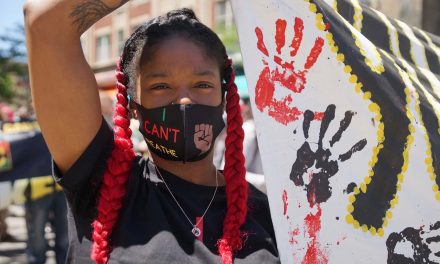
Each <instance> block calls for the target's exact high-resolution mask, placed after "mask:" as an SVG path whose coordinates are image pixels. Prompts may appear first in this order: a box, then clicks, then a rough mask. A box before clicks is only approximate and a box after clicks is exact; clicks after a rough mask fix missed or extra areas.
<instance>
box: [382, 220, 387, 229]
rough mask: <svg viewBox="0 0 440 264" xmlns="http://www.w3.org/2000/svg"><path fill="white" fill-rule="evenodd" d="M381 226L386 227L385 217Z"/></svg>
mask: <svg viewBox="0 0 440 264" xmlns="http://www.w3.org/2000/svg"><path fill="white" fill-rule="evenodd" d="M382 226H383V227H387V226H388V219H386V218H385V219H384V220H383V224H382Z"/></svg>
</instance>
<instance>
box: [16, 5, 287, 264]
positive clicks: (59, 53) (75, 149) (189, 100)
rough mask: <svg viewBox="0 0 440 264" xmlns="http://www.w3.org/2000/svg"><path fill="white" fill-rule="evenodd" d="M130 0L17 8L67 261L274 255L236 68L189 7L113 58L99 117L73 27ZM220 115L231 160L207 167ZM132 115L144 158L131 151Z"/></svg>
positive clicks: (149, 27)
mask: <svg viewBox="0 0 440 264" xmlns="http://www.w3.org/2000/svg"><path fill="white" fill-rule="evenodd" d="M125 2H126V1H115V0H107V1H105V0H101V1H98V0H58V1H54V0H47V1H41V0H35V1H29V0H28V2H27V3H26V5H25V7H24V12H25V25H26V36H27V43H28V51H29V66H30V74H31V85H32V93H33V99H34V103H35V108H36V111H37V116H38V120H39V123H40V126H41V130H42V132H43V135H44V137H45V140H46V142H47V145H48V147H49V149H50V152H51V153H52V155H53V159H54V177H55V179H56V180H57V182H58V183H60V184H61V185H62V186H63V188H64V192H65V194H66V197H67V199H68V202H69V213H68V220H69V234H70V236H69V237H70V238H69V239H70V247H69V252H68V259H67V261H68V263H93V261H94V262H96V263H278V262H279V259H278V252H277V249H276V244H275V237H274V231H273V227H272V222H271V217H270V213H269V208H268V202H267V197H266V196H265V195H264V194H262V193H261V192H259V191H258V190H256V189H255V188H254V187H253V186H252V185H249V184H248V183H247V182H246V181H245V170H244V158H243V154H242V141H243V130H242V128H241V125H242V119H241V115H240V107H239V98H238V94H237V87H236V85H235V84H234V71H233V70H232V67H231V61H230V60H229V59H228V58H227V54H226V51H225V47H224V46H223V44H222V43H221V41H220V40H219V38H218V37H217V35H216V34H215V33H214V32H213V31H212V30H210V29H209V28H208V27H206V26H205V25H203V24H202V23H200V22H199V20H198V19H197V18H196V16H195V15H194V13H193V11H191V10H189V9H181V10H176V11H172V12H169V13H167V14H166V15H164V16H160V17H157V18H154V19H152V20H150V21H148V22H147V23H145V24H143V25H142V26H140V27H139V28H138V29H137V30H136V31H135V32H134V33H133V34H132V36H131V37H130V38H129V39H128V41H127V42H126V44H125V47H124V51H123V54H122V56H121V59H120V62H119V64H118V66H117V70H116V77H117V88H118V93H117V103H116V107H115V115H114V117H113V121H114V128H113V130H112V129H110V128H109V125H108V124H107V123H106V122H105V121H103V118H102V115H101V110H100V103H99V95H98V89H97V84H96V81H95V79H94V76H93V73H92V71H91V70H90V68H89V66H88V65H87V62H86V61H85V59H84V55H83V53H82V50H81V45H80V35H81V34H82V33H83V32H84V31H85V30H86V29H87V28H89V27H90V26H91V25H92V24H93V23H95V22H96V21H98V20H99V19H100V18H102V17H103V16H105V15H107V14H109V13H110V12H111V11H113V10H114V9H116V8H118V7H119V6H121V5H122V4H124V3H125ZM224 108H226V113H227V138H226V154H225V155H226V164H225V168H224V171H218V170H217V169H216V168H215V167H214V165H213V164H212V158H213V155H212V153H213V151H212V147H213V145H214V140H215V138H216V136H217V135H218V134H219V133H220V131H221V130H222V129H223V127H224V125H225V124H224V122H223V119H222V114H223V109H224ZM131 113H133V114H134V116H135V117H136V118H137V119H138V120H139V121H140V128H139V129H140V131H141V133H142V134H143V136H144V137H145V140H146V141H147V144H148V147H149V150H150V153H151V158H148V159H145V158H141V157H138V156H135V154H134V152H133V150H132V147H133V146H132V142H131V141H130V135H131V133H132V131H131V130H130V129H129V125H130V121H129V120H130V118H129V116H130V115H131Z"/></svg>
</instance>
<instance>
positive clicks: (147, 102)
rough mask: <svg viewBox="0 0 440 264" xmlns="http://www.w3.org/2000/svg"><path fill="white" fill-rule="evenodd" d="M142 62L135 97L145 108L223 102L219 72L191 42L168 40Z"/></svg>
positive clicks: (181, 39)
mask: <svg viewBox="0 0 440 264" xmlns="http://www.w3.org/2000/svg"><path fill="white" fill-rule="evenodd" d="M147 57H149V59H148V61H142V62H141V67H140V75H139V78H138V91H137V92H138V96H139V98H140V103H141V104H142V105H143V106H144V107H145V108H155V107H160V106H165V105H169V104H204V105H210V106H217V105H219V104H220V103H221V102H222V98H221V96H222V95H221V94H222V93H221V80H220V69H219V66H218V64H217V63H216V61H215V60H213V59H211V58H208V57H207V56H206V55H205V53H204V51H203V50H202V49H201V48H200V47H199V46H198V45H196V44H195V43H194V42H192V41H190V40H187V39H185V38H182V37H177V36H176V37H171V38H169V39H167V40H165V41H163V42H161V43H160V44H158V47H155V50H154V52H153V53H152V54H151V55H150V56H147Z"/></svg>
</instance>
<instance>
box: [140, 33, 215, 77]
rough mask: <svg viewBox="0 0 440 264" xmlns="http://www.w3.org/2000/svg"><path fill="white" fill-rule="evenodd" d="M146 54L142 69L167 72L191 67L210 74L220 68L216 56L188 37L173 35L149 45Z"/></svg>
mask: <svg viewBox="0 0 440 264" xmlns="http://www.w3.org/2000/svg"><path fill="white" fill-rule="evenodd" d="M146 49H148V50H146V51H145V53H146V55H143V56H142V58H141V61H140V66H141V67H140V68H141V71H145V70H147V71H153V70H154V71H155V72H162V73H164V72H166V71H169V70H170V69H172V68H182V67H183V68H191V69H192V70H193V71H194V72H195V73H198V74H209V71H212V70H213V69H216V70H217V71H218V70H219V65H218V62H217V61H216V60H215V57H214V56H209V55H208V53H207V51H206V50H205V48H203V47H201V45H200V44H196V43H195V42H194V41H192V40H189V39H188V38H184V37H180V36H173V37H170V38H168V39H165V40H164V41H162V42H160V43H158V44H156V45H155V46H154V47H147V48H146Z"/></svg>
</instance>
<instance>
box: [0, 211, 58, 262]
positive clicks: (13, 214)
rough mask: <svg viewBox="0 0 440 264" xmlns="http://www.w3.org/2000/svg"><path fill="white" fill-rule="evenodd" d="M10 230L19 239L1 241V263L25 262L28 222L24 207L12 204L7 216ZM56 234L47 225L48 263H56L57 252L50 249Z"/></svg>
mask: <svg viewBox="0 0 440 264" xmlns="http://www.w3.org/2000/svg"><path fill="white" fill-rule="evenodd" d="M6 222H7V224H8V231H9V234H11V235H12V236H13V237H14V238H15V239H16V240H17V241H14V242H0V264H25V263H27V261H26V254H25V250H26V239H27V233H26V222H25V219H24V207H23V206H19V205H11V206H10V207H9V217H7V218H6ZM54 237H55V235H54V234H53V233H52V232H51V231H50V228H49V227H46V238H47V239H48V241H49V250H48V251H47V252H46V255H47V261H46V264H55V263H56V262H55V253H54V251H53V250H51V249H50V247H51V246H53V245H54Z"/></svg>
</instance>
